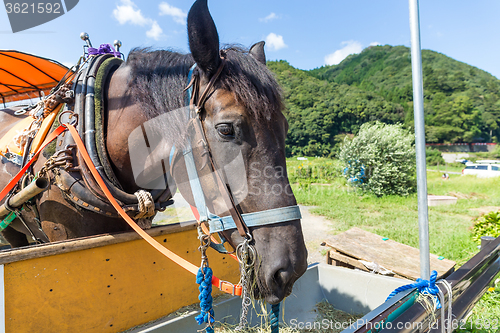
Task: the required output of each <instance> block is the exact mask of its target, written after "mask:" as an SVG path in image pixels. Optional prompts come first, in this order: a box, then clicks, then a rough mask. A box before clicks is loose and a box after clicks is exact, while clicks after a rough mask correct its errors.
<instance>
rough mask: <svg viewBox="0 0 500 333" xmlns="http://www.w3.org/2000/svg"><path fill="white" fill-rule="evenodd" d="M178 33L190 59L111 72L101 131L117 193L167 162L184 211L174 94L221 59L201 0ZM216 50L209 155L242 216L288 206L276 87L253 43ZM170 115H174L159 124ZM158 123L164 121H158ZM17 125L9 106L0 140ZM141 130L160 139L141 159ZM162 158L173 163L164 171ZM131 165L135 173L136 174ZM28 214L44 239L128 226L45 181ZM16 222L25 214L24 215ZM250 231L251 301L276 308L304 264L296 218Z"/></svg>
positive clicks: (229, 235) (180, 131)
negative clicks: (184, 35)
mask: <svg viewBox="0 0 500 333" xmlns="http://www.w3.org/2000/svg"><path fill="white" fill-rule="evenodd" d="M188 35H189V47H190V50H191V54H189V55H183V54H179V53H174V52H169V51H150V50H146V49H136V50H133V51H132V52H131V53H130V55H129V57H128V59H127V61H126V62H124V63H123V64H122V65H121V66H120V67H119V68H118V69H117V70H116V71H114V72H113V73H112V75H111V77H110V79H109V80H108V81H107V84H106V90H105V91H106V94H105V105H106V108H105V126H104V133H105V144H106V151H107V154H108V157H109V161H110V163H111V165H112V168H113V172H114V174H115V175H116V178H117V180H118V181H119V183H120V184H121V185H122V187H123V190H124V191H125V192H128V193H134V192H136V191H138V190H140V189H141V188H142V187H146V189H148V188H147V186H145V185H143V184H144V183H148V180H147V179H154V178H155V177H156V176H159V175H153V174H154V173H155V172H157V170H158V168H155V167H154V163H153V162H151V161H152V160H163V161H166V164H167V165H166V166H165V168H163V169H162V170H163V171H165V169H166V170H169V169H170V170H172V171H171V172H172V176H173V177H171V179H170V180H169V184H170V185H169V187H170V190H171V191H172V192H173V191H174V187H177V188H178V189H179V190H180V192H181V194H182V195H183V196H184V198H185V199H186V200H187V201H188V202H189V203H190V204H191V205H194V204H195V203H194V199H193V194H192V190H191V188H190V186H189V180H188V179H187V176H186V174H187V171H186V167H185V164H184V163H182V154H177V155H176V156H179V155H180V156H181V158H178V157H176V158H174V159H173V161H172V159H171V158H169V154H170V152H171V151H172V147H173V146H174V145H175V149H176V152H179V151H182V149H183V148H184V147H185V146H186V141H182V140H181V138H186V135H185V134H186V133H185V132H186V130H185V128H186V126H187V121H188V119H187V118H186V117H185V116H183V115H184V114H185V113H183V112H178V111H176V110H182V108H183V107H184V106H185V90H184V89H185V87H186V85H187V83H188V73H189V71H190V68H191V67H192V66H193V64H194V63H196V64H197V67H196V69H194V72H193V75H197V76H198V77H199V79H200V87H199V89H200V91H204V88H205V86H206V85H207V84H208V82H209V81H210V79H211V78H212V76H213V75H214V74H215V72H216V71H217V70H218V69H219V68H220V65H221V61H223V60H222V59H221V50H220V49H219V38H218V33H217V30H216V27H215V24H214V22H213V20H212V18H211V16H210V13H209V11H208V7H207V1H206V0H198V1H196V2H195V4H194V5H193V7H192V8H191V10H190V12H189V15H188ZM222 53H223V55H224V57H225V60H224V61H225V65H224V66H223V68H222V72H221V73H220V75H219V76H218V78H217V80H216V81H215V86H214V89H212V90H211V91H210V94H209V95H208V96H207V101H206V103H205V105H204V108H203V110H202V112H203V113H202V114H201V117H202V120H203V126H204V131H205V133H206V137H207V141H208V144H209V146H210V149H211V153H212V155H213V158H214V160H215V162H216V164H217V165H218V166H219V167H223V168H224V169H225V170H226V171H227V176H226V177H227V182H228V184H229V186H230V188H231V192H232V194H233V196H234V199H235V201H236V205H237V209H238V210H239V211H240V212H241V213H250V212H258V211H264V210H268V209H274V208H279V207H287V206H292V205H296V201H295V197H294V196H293V194H292V192H291V189H290V185H289V182H288V178H287V174H286V167H285V136H286V132H287V129H288V125H287V121H286V119H285V117H284V116H283V114H282V109H283V101H282V96H281V92H280V89H279V86H278V84H277V82H276V80H275V79H274V77H273V75H272V74H271V73H270V71H269V70H268V69H267V68H266V64H265V62H266V57H265V54H264V49H263V43H262V42H261V43H257V44H255V45H254V46H252V47H251V48H250V50H248V51H247V50H243V49H240V48H237V47H228V48H226V49H224V50H223V51H222ZM176 112H178V114H179V116H172V117H167V118H162V116H163V115H174V114H175V113H176ZM155 119H156V122H155ZM158 119H168V120H167V121H163V122H158V121H157V120H158ZM18 120H19V117H18V116H15V115H14V114H13V110H4V111H3V112H0V122H1V124H2V128H1V130H0V136H1V135H2V134H4V133H5V132H6V131H8V129H9V128H10V127H11V126H12V125H13V124H14V123H15V122H16V121H18ZM145 124H154V126H153V127H154V132H155V133H156V134H157V135H158V136H159V137H161V138H162V139H158V140H156V141H158V142H159V144H158V145H157V146H156V147H153V148H152V151H151V152H150V153H149V155H150V157H151V156H153V155H154V158H147V159H144V160H142V159H141V158H138V156H140V152H139V153H137V152H134V147H138V146H140V142H139V141H137V142H136V139H134V138H136V136H134V133H137V129H142V130H144V128H145ZM141 126H142V127H141ZM137 140H139V139H137ZM191 140H192V141H191V142H190V143H189V144H191V145H192V146H193V147H196V144H197V142H194V140H193V139H192V138H191ZM138 154H139V155H138ZM202 154H203V152H202ZM202 154H201V155H202ZM195 156H196V155H195ZM44 161H45V158H43V157H41V158H40V159H39V160H38V161H37V162H36V165H35V172H36V171H37V170H39V169H40V168H41V166H42V165H43V163H44ZM170 161H172V164H174V163H175V164H176V165H174V166H175V167H169V166H168V163H169V162H170ZM235 161H236V162H235ZM235 163H236V167H235ZM201 164H202V162H201V161H200V160H199V159H196V165H197V168H198V169H199V170H206V169H207V168H206V166H204V165H201ZM137 165H139V166H140V168H141V169H142V171H141V172H139V173H138V172H137ZM231 166H232V167H231ZM15 169H16V168H15V167H14V166H13V165H12V164H10V162H6V161H5V160H3V161H2V166H1V169H0V186H2V187H3V186H4V185H5V184H6V183H7V182H8V180H10V178H11V177H12V176H13V175H14V174H15ZM155 170H156V171H155ZM231 170H233V171H235V172H231ZM201 173H203V172H201ZM144 179H146V180H144ZM200 179H201V185H202V187H203V192H204V195H205V198H206V203H207V207H208V209H209V210H210V212H212V213H214V214H216V215H218V216H225V215H228V214H229V213H228V207H227V206H226V205H225V203H224V202H223V201H222V199H221V198H220V195H218V190H217V188H216V186H215V183H214V179H213V177H210V176H208V177H201V176H200ZM149 189H150V188H149ZM38 208H39V213H40V217H41V225H42V229H43V231H44V232H45V234H46V235H47V236H48V238H49V239H50V241H58V240H64V239H70V238H76V237H82V236H88V235H94V234H99V233H108V232H116V231H123V230H128V227H127V226H126V224H125V223H124V222H123V221H122V220H120V219H118V218H110V217H105V216H103V215H100V214H96V213H92V212H90V211H87V210H82V209H81V208H78V207H76V206H75V205H73V204H71V203H69V202H68V201H67V200H66V199H65V198H64V196H63V195H62V192H61V190H60V189H59V188H57V187H56V186H54V185H52V187H51V188H50V189H49V191H46V192H44V194H43V195H42V196H41V198H40V199H39V200H38ZM26 218H30V217H29V214H26ZM12 226H13V227H8V228H7V229H6V230H4V231H3V235H4V237H5V238H6V239H7V240H8V241H9V242H10V243H11V244H12V245H13V246H23V245H27V240H26V236H25V235H24V234H23V233H21V232H25V231H26V230H23V228H22V226H21V225H20V224H19V223H16V222H14V223H13V224H12ZM16 228H17V229H18V230H16ZM251 235H252V237H253V240H254V246H255V249H256V251H257V253H258V262H257V267H256V278H257V279H256V281H257V283H256V288H255V290H254V296H255V297H257V298H265V300H266V301H267V302H269V303H272V304H274V303H277V302H279V301H281V300H282V299H283V298H284V297H286V296H287V295H289V293H290V292H291V289H292V286H293V283H294V282H295V281H296V280H297V279H298V278H299V277H300V276H301V275H302V274H303V273H304V271H305V269H306V266H307V264H306V257H307V252H306V248H305V245H304V240H303V235H302V230H301V225H300V220H298V219H297V220H293V221H288V222H283V223H276V224H271V225H265V226H259V227H252V228H251ZM224 236H225V237H226V239H228V240H229V242H230V243H231V244H232V245H233V246H237V245H238V244H239V243H241V242H242V238H241V237H240V235H239V234H238V232H236V230H235V229H233V230H228V231H224Z"/></svg>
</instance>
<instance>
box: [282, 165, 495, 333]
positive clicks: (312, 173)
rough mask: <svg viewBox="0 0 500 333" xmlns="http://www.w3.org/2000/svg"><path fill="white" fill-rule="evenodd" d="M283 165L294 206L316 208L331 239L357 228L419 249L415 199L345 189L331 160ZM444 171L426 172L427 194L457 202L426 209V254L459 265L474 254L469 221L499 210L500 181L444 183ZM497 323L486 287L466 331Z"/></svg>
mask: <svg viewBox="0 0 500 333" xmlns="http://www.w3.org/2000/svg"><path fill="white" fill-rule="evenodd" d="M287 164H288V173H289V178H290V181H291V182H292V183H294V184H293V185H292V186H293V190H294V193H295V196H296V198H297V201H298V202H299V203H300V204H303V205H309V206H316V208H314V209H312V212H314V213H316V214H320V215H323V216H325V217H327V218H328V219H330V220H332V221H333V222H334V223H333V225H334V227H333V228H332V229H331V230H330V233H331V234H337V233H340V232H342V231H345V230H348V229H350V228H352V227H359V228H362V229H364V230H367V231H370V232H373V233H376V234H378V235H381V236H384V237H389V238H391V239H393V240H395V241H397V242H401V243H403V244H407V245H410V246H413V247H416V248H418V223H417V220H418V205H417V195H416V194H412V195H410V196H408V197H398V196H385V197H381V198H377V197H376V196H374V195H370V194H362V193H360V192H359V191H356V190H354V189H352V188H351V187H350V186H348V184H347V183H346V181H345V179H343V177H342V167H341V165H340V164H339V162H338V161H335V160H329V159H324V158H308V160H306V161H298V160H296V159H289V160H288V161H287ZM457 168H458V167H457ZM429 169H435V167H430V168H429ZM443 169H444V168H440V172H428V173H427V178H428V182H427V183H428V185H427V187H428V193H429V194H435V195H451V196H454V197H457V198H458V201H457V203H456V204H455V205H446V206H437V207H429V229H430V250H431V252H432V253H434V254H436V255H439V256H443V257H445V258H448V259H451V260H454V261H456V262H457V264H458V265H459V266H460V265H462V264H463V263H464V262H466V261H467V260H468V259H470V258H471V257H472V256H473V255H474V254H476V253H477V252H478V249H477V245H478V244H476V243H475V242H474V241H473V240H472V234H471V229H472V226H473V220H474V219H475V218H476V217H478V216H480V215H481V214H482V213H485V212H488V211H491V210H499V209H500V177H499V178H490V179H481V178H476V177H474V176H461V175H454V174H450V179H449V180H443V179H441V175H442V171H443ZM447 171H451V170H450V169H448V170H447ZM499 318H500V285H499V286H498V287H496V288H491V289H490V291H488V292H487V294H485V296H483V298H482V300H481V301H480V302H479V303H478V304H477V305H476V307H475V308H474V310H473V314H472V316H471V317H470V319H469V320H470V322H471V323H473V324H472V329H469V330H467V331H468V332H493V331H492V329H491V328H485V325H482V324H481V323H482V322H483V321H484V322H485V323H493V322H494V320H498V319H499ZM486 326H487V325H486ZM468 327H469V328H470V327H471V326H470V325H469V326H468ZM463 332H465V331H463Z"/></svg>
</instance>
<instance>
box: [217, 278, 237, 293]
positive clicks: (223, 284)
mask: <svg viewBox="0 0 500 333" xmlns="http://www.w3.org/2000/svg"><path fill="white" fill-rule="evenodd" d="M219 289H220V290H221V291H223V292H225V293H228V294H231V295H233V296H234V291H235V290H236V286H235V285H234V284H232V283H231V282H229V281H223V280H219ZM229 290H231V292H229Z"/></svg>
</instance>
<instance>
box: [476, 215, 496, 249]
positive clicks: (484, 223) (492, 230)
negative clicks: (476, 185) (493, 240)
mask: <svg viewBox="0 0 500 333" xmlns="http://www.w3.org/2000/svg"><path fill="white" fill-rule="evenodd" d="M482 236H493V237H498V236H500V211H498V212H489V213H487V214H484V215H481V216H479V217H478V218H477V219H476V220H475V221H474V228H473V229H472V239H473V240H474V241H476V242H478V243H480V242H481V237H482Z"/></svg>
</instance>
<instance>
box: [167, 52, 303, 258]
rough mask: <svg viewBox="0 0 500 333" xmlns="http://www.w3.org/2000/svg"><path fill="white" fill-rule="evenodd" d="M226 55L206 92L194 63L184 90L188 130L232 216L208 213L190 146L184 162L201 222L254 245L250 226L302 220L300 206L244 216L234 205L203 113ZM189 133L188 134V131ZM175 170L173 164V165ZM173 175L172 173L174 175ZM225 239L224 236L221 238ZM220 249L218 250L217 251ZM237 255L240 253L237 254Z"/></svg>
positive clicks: (217, 231)
mask: <svg viewBox="0 0 500 333" xmlns="http://www.w3.org/2000/svg"><path fill="white" fill-rule="evenodd" d="M226 61H227V60H226V55H225V53H224V52H223V51H221V62H220V65H219V67H218V69H217V71H216V72H215V73H214V75H213V76H212V77H211V78H210V80H209V82H208V83H207V85H206V86H205V88H204V90H203V92H202V93H201V94H200V91H201V90H200V89H201V87H200V85H201V79H200V76H199V74H196V73H195V68H196V66H197V65H196V64H194V65H193V66H192V67H191V69H190V71H189V74H188V82H189V83H188V85H187V87H186V89H185V91H186V93H187V94H186V104H187V105H189V123H188V128H191V129H192V133H193V134H192V135H193V137H192V140H193V141H194V142H196V143H197V144H201V145H202V148H201V149H200V151H201V153H200V156H199V158H202V159H205V160H204V161H203V164H202V165H203V166H205V165H209V166H210V168H211V172H213V174H214V176H215V180H216V184H217V187H218V189H219V192H220V193H221V196H222V198H223V200H224V203H225V204H226V207H228V210H229V213H230V216H226V217H219V216H216V215H214V214H212V213H210V212H209V211H208V208H207V205H206V203H205V197H204V194H203V189H202V186H201V183H200V181H199V178H198V175H197V171H196V166H195V164H194V156H193V150H192V148H191V145H190V144H189V145H188V147H187V148H185V149H184V152H183V154H184V159H185V163H186V169H187V172H188V177H189V182H190V185H191V190H192V192H193V197H194V200H195V205H196V209H197V210H198V213H199V215H200V221H199V222H200V223H203V222H208V224H209V226H210V233H211V234H212V233H219V235H220V232H222V231H224V230H228V229H234V228H236V229H237V230H238V233H239V235H240V236H241V237H242V238H243V239H244V240H245V241H246V242H251V241H252V239H253V237H252V234H251V230H250V227H253V226H261V225H268V224H275V223H281V222H287V221H292V220H297V219H301V218H302V216H301V214H300V210H299V207H298V206H297V205H294V206H288V207H280V208H275V209H270V210H265V211H259V212H254V213H247V214H242V213H240V211H239V210H238V208H237V205H236V203H235V202H234V199H233V195H232V193H231V190H230V188H229V186H228V185H227V183H226V181H225V180H224V175H223V174H222V172H221V169H220V168H218V167H217V163H216V162H215V160H214V158H213V154H212V150H211V149H210V145H209V143H208V139H207V135H206V132H205V127H204V124H203V119H202V113H203V111H204V110H205V103H206V101H207V100H208V98H210V96H211V95H213V92H214V91H215V90H216V88H215V84H216V82H217V80H218V79H219V77H220V75H221V73H222V71H223V69H224V67H225V66H226ZM188 132H189V131H188ZM171 170H172V165H171ZM171 174H172V172H171ZM221 238H223V237H221ZM216 250H217V249H216ZM237 252H238V251H237Z"/></svg>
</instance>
